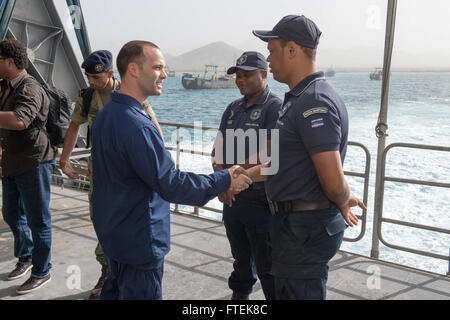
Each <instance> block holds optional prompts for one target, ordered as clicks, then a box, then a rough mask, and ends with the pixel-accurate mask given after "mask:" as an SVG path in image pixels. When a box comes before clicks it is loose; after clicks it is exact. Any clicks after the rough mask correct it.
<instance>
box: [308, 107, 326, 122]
mask: <svg viewBox="0 0 450 320" xmlns="http://www.w3.org/2000/svg"><path fill="white" fill-rule="evenodd" d="M327 112H328V109H327V108H324V107H317V108H312V109H309V110H307V111H305V112H303V117H304V118H305V119H306V118H308V117H309V116H311V115H313V114H317V113H327Z"/></svg>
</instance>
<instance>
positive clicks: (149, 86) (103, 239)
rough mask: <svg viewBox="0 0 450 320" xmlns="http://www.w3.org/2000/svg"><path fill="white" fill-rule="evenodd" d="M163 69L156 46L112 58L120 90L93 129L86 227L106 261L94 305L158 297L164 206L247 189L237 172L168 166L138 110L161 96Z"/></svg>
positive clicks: (136, 45)
mask: <svg viewBox="0 0 450 320" xmlns="http://www.w3.org/2000/svg"><path fill="white" fill-rule="evenodd" d="M164 66H165V63H164V57H163V55H162V53H161V51H160V50H159V48H158V47H157V46H156V45H155V44H153V43H151V42H146V41H131V42H129V43H127V44H125V45H124V46H123V47H122V49H121V50H120V52H119V55H118V57H117V67H118V69H119V73H120V76H121V80H122V84H121V88H120V91H119V92H114V91H113V92H112V93H111V100H110V102H108V103H107V104H106V105H105V107H104V108H103V109H102V110H101V111H100V112H99V114H98V116H97V117H96V118H95V120H94V122H93V125H92V167H93V170H92V172H93V201H92V202H93V223H94V227H95V231H96V233H97V237H98V239H99V242H100V244H101V246H102V248H103V251H104V253H105V257H106V258H107V263H108V273H107V278H106V281H105V283H104V285H103V288H102V292H101V295H100V299H162V292H161V282H162V275H163V262H164V256H165V255H166V254H167V253H168V251H169V248H170V219H169V215H170V212H169V201H170V202H175V203H183V204H188V205H198V206H200V205H204V204H205V203H206V202H207V201H209V200H210V199H212V198H214V197H215V196H217V195H219V194H221V193H223V192H225V191H227V190H228V189H230V188H231V189H236V190H239V191H240V190H244V189H246V188H248V185H249V184H250V183H251V180H250V179H249V178H248V177H246V176H245V175H240V176H239V177H235V176H233V174H236V173H237V172H239V170H240V169H242V168H239V167H232V168H230V169H228V170H222V171H219V172H215V173H214V174H211V175H196V174H194V173H187V172H182V171H180V170H178V169H176V168H175V165H174V163H173V160H172V158H171V155H170V153H169V152H168V151H167V150H166V149H165V148H164V143H163V140H162V137H161V134H160V133H159V131H158V129H157V128H156V126H155V125H154V124H153V122H152V121H151V118H150V116H149V114H148V113H147V112H146V111H145V109H144V107H143V106H142V103H143V102H144V101H145V100H146V99H147V97H148V96H150V95H160V94H161V90H162V82H163V80H164V79H165V78H166V77H167V75H166V73H165V72H164ZM242 171H243V169H242ZM236 176H237V175H236Z"/></svg>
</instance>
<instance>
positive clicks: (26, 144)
mask: <svg viewBox="0 0 450 320" xmlns="http://www.w3.org/2000/svg"><path fill="white" fill-rule="evenodd" d="M27 66H28V58H27V49H26V47H25V46H24V45H23V44H22V43H20V42H19V41H17V40H13V39H8V40H3V41H0V77H1V78H2V79H3V84H2V92H1V95H0V129H1V146H2V150H3V154H2V162H1V165H2V175H3V177H2V187H3V190H2V193H3V197H2V200H3V209H2V213H3V219H4V220H5V222H6V223H7V224H8V225H9V227H10V228H11V231H12V233H13V235H14V256H15V257H17V258H18V262H17V264H16V266H15V268H14V270H13V271H12V272H10V273H9V275H8V278H7V279H8V280H15V279H19V278H21V277H23V276H25V275H26V274H27V273H28V271H30V269H31V277H30V278H29V279H28V280H27V281H26V282H25V283H24V284H22V285H21V286H20V287H19V288H18V289H17V293H18V294H25V293H29V292H32V291H35V290H37V289H39V288H41V287H42V286H43V285H45V284H46V283H48V282H49V281H50V268H51V267H52V265H51V263H50V258H51V239H52V232H51V217H50V208H49V204H50V184H51V175H52V172H53V169H54V167H55V155H56V151H57V150H56V148H55V147H53V146H52V145H51V144H50V141H49V139H48V136H47V133H46V132H45V129H44V128H45V124H46V122H47V117H48V112H49V105H50V101H49V98H48V96H47V94H46V93H45V91H44V89H43V88H42V86H41V85H40V84H39V83H38V82H37V81H36V80H35V79H34V78H33V77H32V76H31V75H29V74H28V73H27V71H26V70H25V69H26V68H27ZM29 78H31V79H29ZM30 230H31V234H30Z"/></svg>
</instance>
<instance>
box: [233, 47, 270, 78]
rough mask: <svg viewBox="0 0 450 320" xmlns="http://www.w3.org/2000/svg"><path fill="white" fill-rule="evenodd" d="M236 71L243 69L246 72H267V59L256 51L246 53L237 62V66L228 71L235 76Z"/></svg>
mask: <svg viewBox="0 0 450 320" xmlns="http://www.w3.org/2000/svg"><path fill="white" fill-rule="evenodd" d="M236 69H242V70H246V71H252V70H257V69H261V70H267V62H266V58H265V57H264V56H263V55H262V54H261V53H259V52H256V51H246V52H244V53H243V54H242V55H241V56H240V57H239V59H237V60H236V66H234V67H231V68H229V69H228V70H227V73H228V74H233V73H235V72H236Z"/></svg>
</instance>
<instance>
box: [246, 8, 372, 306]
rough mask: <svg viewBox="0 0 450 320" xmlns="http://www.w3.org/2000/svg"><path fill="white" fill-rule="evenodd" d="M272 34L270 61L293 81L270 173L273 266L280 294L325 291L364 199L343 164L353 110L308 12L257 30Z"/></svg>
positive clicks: (278, 76)
mask: <svg viewBox="0 0 450 320" xmlns="http://www.w3.org/2000/svg"><path fill="white" fill-rule="evenodd" d="M253 34H254V35H255V36H257V37H259V38H260V39H261V40H263V41H266V42H268V46H267V48H268V50H269V52H270V54H269V56H268V58H267V61H268V62H269V67H270V69H271V72H272V73H273V77H274V79H275V80H277V81H279V82H282V83H286V84H288V85H289V88H290V89H291V90H290V91H289V92H288V93H286V95H285V99H284V102H283V106H282V108H281V111H280V116H279V119H278V121H277V125H276V127H275V129H278V130H279V136H280V141H279V143H280V148H279V151H280V154H279V161H280V162H279V170H278V172H277V173H276V174H275V175H272V176H266V177H264V176H262V175H261V173H260V170H259V169H260V168H259V167H260V166H259V167H254V168H251V169H250V170H248V171H249V176H250V177H251V178H252V180H253V181H254V182H255V181H262V180H264V179H267V180H266V192H267V195H268V198H269V199H270V200H269V205H270V207H271V211H272V213H273V214H274V228H273V230H272V233H271V240H272V270H271V273H272V274H273V275H274V278H275V295H276V299H325V297H326V282H327V278H328V262H329V261H330V259H331V258H332V257H333V256H334V255H335V254H336V252H337V251H338V250H339V247H340V245H341V243H342V239H343V235H344V230H345V229H346V228H347V224H348V225H350V226H354V225H356V224H357V221H358V218H357V217H356V216H355V215H354V214H353V213H352V212H351V210H350V208H351V207H353V206H356V205H358V206H359V207H361V208H364V209H365V206H364V204H363V203H362V202H361V201H360V200H358V199H357V198H355V197H353V196H351V195H350V190H349V187H348V184H347V182H346V180H345V177H344V173H343V170H342V166H343V162H344V158H345V153H346V150H347V137H348V116H347V110H346V107H345V104H344V102H343V100H342V99H341V97H340V96H339V94H338V93H337V92H336V91H335V90H334V89H333V87H332V86H331V85H330V84H329V83H328V82H327V80H326V79H325V78H324V75H323V73H322V72H317V68H316V65H315V55H316V49H317V45H318V43H319V38H320V35H321V32H320V30H319V28H318V27H317V26H316V24H315V23H314V22H313V21H311V20H310V19H308V18H306V17H305V16H297V15H289V16H285V17H284V18H283V19H281V20H280V21H279V22H278V23H277V25H276V26H275V27H274V28H273V29H272V30H270V31H259V30H258V31H253Z"/></svg>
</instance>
